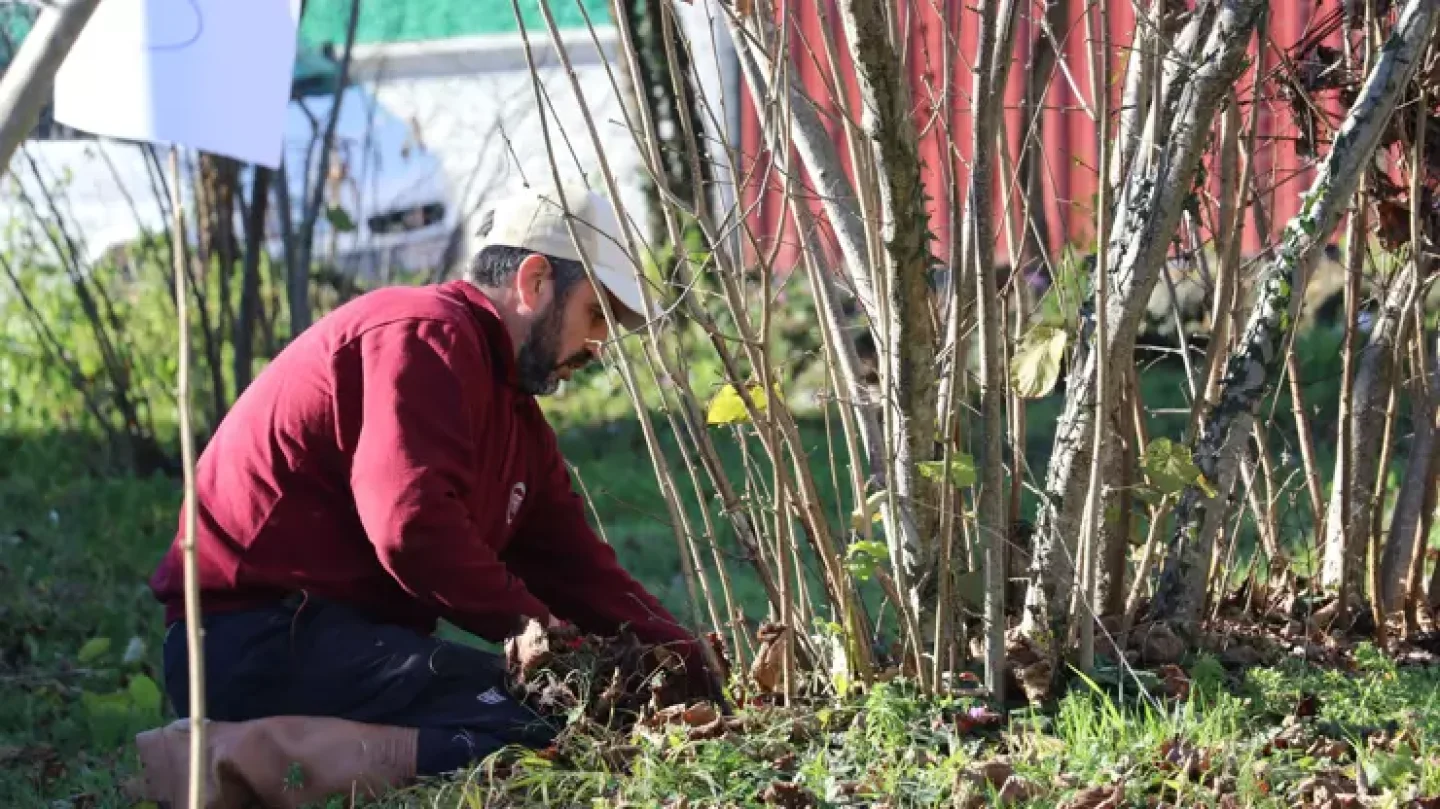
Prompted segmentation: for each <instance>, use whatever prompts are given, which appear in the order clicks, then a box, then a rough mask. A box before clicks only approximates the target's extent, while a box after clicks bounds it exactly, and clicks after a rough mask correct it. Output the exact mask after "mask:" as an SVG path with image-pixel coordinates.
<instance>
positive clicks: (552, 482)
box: [510, 427, 696, 657]
mask: <svg viewBox="0 0 1440 809" xmlns="http://www.w3.org/2000/svg"><path fill="white" fill-rule="evenodd" d="M542 436H543V440H542V441H541V446H539V447H537V448H536V449H537V451H539V452H540V463H541V464H542V469H543V470H544V472H543V480H544V483H543V489H542V492H541V497H540V498H538V501H537V502H536V503H534V504H533V505H532V506H530V507H529V508H527V509H526V511H527V514H526V516H525V522H524V525H523V526H522V527H521V531H522V533H521V535H519V536H517V539H516V541H515V542H514V543H513V544H512V545H511V548H512V549H513V553H512V554H511V555H510V560H511V566H512V568H513V569H514V570H515V571H516V572H517V573H518V574H519V575H520V576H522V577H523V578H524V579H525V582H526V584H527V585H529V587H530V588H531V589H532V590H534V592H535V593H536V594H537V595H539V596H540V598H542V599H544V601H545V603H546V604H548V605H550V607H551V608H552V609H553V610H554V611H555V613H556V614H557V615H559V616H560V617H561V618H564V619H565V620H568V621H570V622H571V623H573V624H575V625H576V626H578V627H579V628H580V629H581V630H584V631H585V632H590V633H600V634H610V633H614V632H616V631H617V630H619V629H620V627H622V626H628V627H629V628H630V629H631V630H632V631H633V632H635V634H636V636H637V637H638V638H639V639H640V640H642V641H645V642H648V643H656V644H666V645H669V646H671V648H673V649H674V651H676V652H679V653H681V654H683V655H685V656H687V657H689V656H690V655H691V654H693V653H694V652H695V651H696V649H695V648H694V643H695V639H694V637H693V636H692V635H691V634H690V632H689V631H688V630H686V629H685V627H684V626H682V625H681V624H680V622H679V621H677V620H676V619H675V616H673V615H671V614H670V613H669V612H668V611H667V610H666V609H665V607H664V606H662V605H661V604H660V602H659V601H658V600H657V599H656V598H655V597H654V596H653V595H651V594H650V592H649V591H647V590H646V589H645V587H644V586H643V585H641V584H640V582H638V581H636V580H635V579H634V578H632V577H631V576H630V574H629V573H627V572H626V571H625V569H624V568H623V567H621V566H620V562H619V560H618V559H617V558H616V557H615V550H614V549H613V548H611V547H610V546H609V545H607V544H605V542H604V541H602V540H601V539H600V537H599V536H597V535H596V533H595V531H594V529H592V528H591V527H590V525H589V523H587V522H586V521H585V504H584V501H583V500H581V498H580V496H579V495H578V494H576V493H575V490H574V488H573V487H572V485H571V481H570V473H569V470H567V469H566V468H565V461H564V459H563V458H562V457H561V455H560V451H559V448H558V446H557V445H556V442H555V435H554V433H553V432H552V431H551V430H550V429H549V428H548V427H546V428H545V429H544V430H543V431H542Z"/></svg>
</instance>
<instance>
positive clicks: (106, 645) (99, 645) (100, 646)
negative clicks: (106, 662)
mask: <svg viewBox="0 0 1440 809" xmlns="http://www.w3.org/2000/svg"><path fill="white" fill-rule="evenodd" d="M108 651H110V639H109V638H91V639H90V640H87V641H85V645H84V646H81V647H80V652H79V654H77V655H76V656H75V657H76V659H77V660H79V661H80V662H81V663H90V662H93V661H95V660H98V659H100V657H101V656H102V655H104V654H105V653H106V652H108Z"/></svg>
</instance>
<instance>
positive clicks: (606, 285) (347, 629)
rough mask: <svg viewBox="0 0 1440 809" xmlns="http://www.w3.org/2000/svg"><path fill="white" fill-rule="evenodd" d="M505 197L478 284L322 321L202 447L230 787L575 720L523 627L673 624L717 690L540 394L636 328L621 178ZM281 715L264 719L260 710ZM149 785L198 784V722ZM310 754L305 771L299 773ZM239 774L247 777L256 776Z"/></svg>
mask: <svg viewBox="0 0 1440 809" xmlns="http://www.w3.org/2000/svg"><path fill="white" fill-rule="evenodd" d="M565 201H566V203H568V206H569V208H570V211H571V214H572V218H571V221H572V223H573V225H574V227H575V229H576V234H577V236H578V237H579V241H580V243H581V244H582V245H583V246H584V248H585V253H586V255H587V256H588V257H589V258H590V260H591V262H592V266H593V268H594V270H595V275H596V279H597V280H598V281H599V282H600V284H599V285H598V286H597V285H592V284H591V283H589V282H588V279H587V278H586V275H585V270H584V266H583V264H582V263H581V262H580V261H579V258H580V254H579V253H578V252H577V250H576V247H575V240H574V239H572V237H571V234H570V231H569V228H568V227H567V226H566V222H565V214H564V211H563V209H562V208H561V204H560V200H559V197H558V195H557V194H556V193H555V191H554V189H549V190H548V191H546V192H544V193H542V192H536V191H529V192H524V193H521V194H520V195H518V196H516V197H513V198H511V199H507V200H503V201H501V202H500V203H499V204H498V205H497V206H496V208H495V211H494V214H493V219H490V220H489V221H488V225H487V227H486V228H483V229H482V233H483V234H484V236H483V239H484V246H483V248H482V249H481V250H480V251H479V253H478V254H477V255H476V257H475V258H474V259H473V261H472V263H471V265H470V266H469V268H468V270H467V272H466V277H465V278H464V279H463V280H458V281H453V282H450V283H444V284H439V285H431V286H425V287H418V288H415V287H406V288H387V289H383V290H379V291H375V292H371V293H369V294H366V295H363V296H361V297H359V298H357V299H356V300H354V301H352V302H350V303H348V304H346V305H344V306H342V307H340V308H338V309H336V310H335V311H334V312H333V313H331V314H329V315H328V316H326V317H325V318H323V319H321V320H320V321H318V322H317V323H316V324H315V325H314V326H313V327H311V328H310V329H308V330H307V331H305V332H304V333H303V334H301V335H300V336H299V337H298V338H297V339H296V340H295V341H294V342H293V343H292V344H291V345H289V346H287V347H286V348H285V350H284V351H282V352H281V354H280V355H279V356H278V357H276V358H275V360H274V362H272V363H271V364H270V365H269V366H268V367H267V368H266V369H265V370H264V372H263V373H261V374H260V375H259V376H258V377H257V378H256V379H255V381H254V383H253V384H251V385H250V387H249V388H248V389H246V390H245V392H244V393H243V394H242V395H241V396H240V398H239V400H238V401H237V402H236V403H235V406H234V408H233V409H232V410H230V412H229V414H228V415H227V416H226V417H225V419H224V420H223V422H222V423H221V424H220V425H219V428H218V430H217V431H216V433H215V435H214V437H213V438H212V439H211V440H210V442H209V443H208V445H207V446H206V447H205V450H204V452H203V453H202V455H201V457H200V459H199V461H198V469H197V492H196V502H197V504H198V514H199V528H198V532H197V535H196V538H195V544H196V554H197V561H198V565H199V584H200V589H201V605H202V610H203V629H204V633H205V636H204V637H205V642H204V658H205V659H204V664H205V666H204V668H205V677H206V698H207V711H206V713H207V714H208V717H209V718H210V719H212V720H214V721H212V722H211V723H210V724H209V725H207V736H208V739H209V741H208V744H207V747H208V752H209V755H210V763H209V764H208V766H207V768H206V773H205V774H204V775H203V776H202V777H205V778H206V779H207V780H209V782H210V786H209V790H210V791H211V793H212V794H211V796H210V800H211V801H212V803H209V804H207V805H229V804H225V803H223V800H222V798H221V796H219V795H217V794H215V793H216V792H223V791H225V790H228V789H242V790H248V791H249V792H252V793H253V796H254V797H256V798H259V799H260V800H261V802H263V803H266V804H267V805H294V804H297V803H300V802H302V801H305V800H313V799H315V798H316V797H319V796H322V795H324V794H326V793H327V792H328V791H330V790H338V791H343V792H349V791H351V789H352V787H354V788H358V790H360V791H364V790H366V789H372V788H376V789H378V788H382V787H384V786H386V785H390V784H396V783H400V782H402V781H404V780H407V779H408V778H410V777H411V776H414V775H416V774H421V775H426V774H438V773H445V772H449V771H453V770H455V769H458V768H461V767H464V766H465V765H467V764H469V763H471V762H474V761H476V760H478V759H480V758H482V757H484V756H486V755H488V754H489V753H491V752H493V751H495V750H497V749H499V748H500V747H502V746H506V745H510V744H522V745H530V746H539V745H544V744H547V743H548V742H549V741H550V740H551V739H552V738H553V736H554V734H555V733H556V732H557V728H555V727H553V726H551V725H550V724H548V723H547V722H546V721H545V720H544V719H542V718H541V717H539V716H536V715H534V714H533V713H531V712H530V711H529V710H527V709H526V708H525V707H524V706H523V705H521V704H519V703H517V702H515V701H513V700H511V699H510V697H509V695H508V693H507V691H506V688H505V680H504V677H505V661H504V660H503V659H501V658H499V657H497V656H494V655H490V654H488V653H485V652H482V651H480V650H477V649H474V648H472V647H468V646H464V645H459V644H456V643H451V642H447V641H443V640H440V639H437V638H435V637H433V636H432V633H433V631H434V629H435V626H436V621H437V619H440V618H444V619H446V620H448V621H450V622H452V623H454V624H455V625H457V626H459V627H461V628H463V629H465V630H468V631H470V632H473V633H475V634H476V635H479V636H481V637H484V638H488V639H491V640H495V641H502V640H504V639H506V638H509V637H513V636H515V635H518V634H520V633H521V631H522V630H523V629H524V628H525V627H526V626H527V625H528V624H529V622H531V621H538V622H540V623H541V624H542V625H546V626H552V625H556V624H557V623H559V622H561V621H563V622H568V623H572V624H574V625H575V626H577V627H578V628H579V629H581V630H583V631H585V632H593V633H607V634H608V633H614V632H616V631H618V630H619V629H620V628H621V627H629V628H630V629H631V630H632V631H634V632H635V633H636V634H637V635H638V636H639V637H640V638H641V640H643V641H647V642H651V643H658V644H671V645H672V647H671V648H673V649H674V650H675V651H676V652H678V653H679V654H680V657H681V659H683V660H684V661H685V672H686V678H687V680H688V681H689V682H690V683H691V684H692V685H693V693H695V694H696V696H707V697H715V696H718V694H717V693H715V689H716V687H717V683H716V682H715V680H714V678H713V677H711V676H710V674H709V673H708V672H707V671H706V670H705V667H704V663H703V662H702V661H703V658H702V655H701V652H700V649H699V645H698V643H697V641H696V640H695V638H694V637H693V636H692V635H691V634H690V633H689V632H687V631H686V630H685V629H684V628H683V627H682V626H681V625H680V624H679V623H678V622H677V621H676V619H675V618H674V617H673V616H672V615H671V614H670V613H668V612H667V611H666V610H665V608H664V607H662V606H661V605H660V603H659V602H658V601H657V600H656V599H655V598H654V597H653V596H652V595H651V594H650V593H648V592H647V591H646V590H645V589H644V588H643V587H642V586H641V585H640V584H639V583H637V582H636V581H635V580H634V579H632V578H631V577H630V576H629V575H628V574H627V573H626V572H625V570H624V569H622V568H621V566H620V565H619V564H618V563H617V561H616V558H615V554H614V552H613V551H612V550H611V548H610V547H609V546H608V545H606V544H605V543H603V542H602V541H600V539H599V538H597V536H596V535H595V533H594V532H593V531H592V529H591V528H590V526H589V525H588V524H587V523H586V520H585V511H584V508H583V503H582V501H581V500H580V498H579V497H578V496H577V495H576V494H575V493H574V491H573V490H572V488H571V483H570V479H569V475H568V473H567V471H566V467H565V463H564V460H563V459H562V458H561V455H560V452H559V451H558V449H557V445H556V439H555V435H554V433H553V431H552V430H551V428H550V427H549V425H548V424H547V423H546V421H545V418H544V416H543V415H542V413H541V410H540V407H539V406H538V404H537V403H536V401H535V397H536V396H539V395H544V394H549V393H551V392H553V391H554V390H555V388H556V387H557V386H558V385H559V383H560V380H563V379H568V378H569V377H570V375H571V374H572V373H573V372H574V371H575V370H576V369H579V368H581V367H582V366H584V365H586V364H587V363H589V362H591V361H592V360H594V359H595V358H596V357H597V355H598V353H599V350H600V346H601V345H602V343H603V342H604V341H605V340H606V339H608V337H609V334H608V329H607V326H606V320H605V317H604V315H603V310H602V309H601V303H600V298H599V296H600V295H607V296H609V302H610V305H611V306H612V310H613V311H614V313H615V315H616V317H617V318H618V319H621V322H622V323H623V324H624V325H625V326H626V327H627V328H634V327H635V325H637V323H640V322H643V317H642V314H641V313H643V312H644V311H645V309H644V303H643V300H644V299H643V297H642V295H641V292H640V288H639V286H638V284H637V282H636V281H635V278H634V275H633V272H632V270H631V269H630V260H629V258H628V257H627V256H626V255H625V253H624V251H623V250H621V249H620V247H619V242H618V238H619V236H618V233H619V229H618V223H617V221H616V216H615V213H614V210H613V208H611V206H610V204H609V203H608V201H607V200H605V198H604V197H601V196H600V195H598V194H595V193H593V192H590V191H588V190H586V189H584V188H583V187H569V188H567V189H566V194H565ZM151 587H152V589H153V591H154V593H155V595H156V597H157V598H158V599H159V600H160V601H161V602H163V603H164V605H165V614H166V621H167V624H168V628H167V634H166V638H165V649H164V656H165V680H166V690H167V692H168V695H169V698H170V700H171V702H172V704H173V705H174V707H175V710H176V711H177V712H178V713H179V714H180V716H182V717H184V716H187V715H188V707H189V694H188V666H187V655H188V651H187V648H186V627H185V622H184V616H185V610H184V597H183V575H182V563H181V538H180V537H177V538H176V540H175V542H174V543H173V544H172V546H171V548H170V550H169V552H168V553H167V554H166V556H165V558H164V560H163V562H162V563H161V564H160V566H159V569H158V570H157V571H156V572H155V574H154V576H153V578H152V579H151ZM256 720H259V721H256ZM137 741H138V744H139V747H140V751H141V759H142V763H143V764H144V766H145V774H144V781H145V786H146V788H147V790H148V792H149V795H148V797H151V798H152V799H158V800H162V801H170V802H172V803H173V804H175V805H177V806H178V805H181V804H183V801H184V799H185V791H184V790H185V784H186V782H187V781H188V778H187V777H186V773H187V765H186V760H187V759H186V757H187V756H188V744H189V741H188V721H186V722H177V723H175V724H173V725H171V726H170V727H168V728H163V729H160V730H155V731H149V732H147V733H144V734H141V736H140V737H139V738H138V740H137ZM297 768H298V769H297ZM236 782H241V783H238V784H237V783H236Z"/></svg>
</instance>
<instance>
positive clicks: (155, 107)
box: [55, 0, 300, 169]
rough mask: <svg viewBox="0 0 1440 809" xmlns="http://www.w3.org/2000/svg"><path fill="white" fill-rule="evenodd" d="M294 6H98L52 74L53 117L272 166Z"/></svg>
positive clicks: (155, 1)
mask: <svg viewBox="0 0 1440 809" xmlns="http://www.w3.org/2000/svg"><path fill="white" fill-rule="evenodd" d="M299 19H300V0H104V2H102V3H100V4H99V5H98V6H97V7H96V9H95V14H94V16H93V17H91V18H90V21H89V23H87V24H86V26H85V30H84V31H82V32H81V34H80V38H79V40H77V41H76V43H75V46H74V48H73V49H71V51H70V53H69V55H68V56H66V58H65V62H64V63H63V64H62V65H61V66H60V71H59V72H58V73H57V74H56V76H55V120H56V121H58V122H60V123H62V124H65V125H66V126H70V127H74V128H75V129H80V130H83V131H86V132H90V133H93V134H96V135H104V136H109V137H115V138H125V139H129V140H143V141H153V142H160V143H170V144H175V145H178V146H184V147H189V148H192V149H203V150H205V151H208V152H214V153H216V154H222V155H226V156H229V157H233V158H235V159H237V160H241V161H245V162H248V163H255V164H258V165H262V166H266V167H269V168H272V169H273V168H278V167H279V165H280V157H281V150H282V142H283V137H284V130H285V112H286V107H287V105H288V103H289V100H290V84H291V80H292V79H291V76H292V74H293V72H294V69H295V39H296V27H297V24H298V21H299Z"/></svg>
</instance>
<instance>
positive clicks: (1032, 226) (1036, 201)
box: [1015, 0, 1070, 271]
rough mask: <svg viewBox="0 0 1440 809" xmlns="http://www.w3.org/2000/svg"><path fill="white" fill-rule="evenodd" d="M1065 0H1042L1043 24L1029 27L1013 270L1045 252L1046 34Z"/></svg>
mask: <svg viewBox="0 0 1440 809" xmlns="http://www.w3.org/2000/svg"><path fill="white" fill-rule="evenodd" d="M1069 5H1070V4H1069V3H1068V2H1067V0H1045V16H1044V19H1045V24H1044V25H1041V26H1033V27H1034V29H1035V35H1034V36H1033V37H1032V38H1031V42H1030V61H1029V63H1028V64H1026V65H1025V98H1024V99H1023V100H1022V101H1021V102H1020V120H1021V132H1022V133H1023V134H1024V140H1023V141H1022V143H1021V146H1020V182H1021V183H1022V184H1023V185H1024V189H1025V216H1024V222H1025V225H1024V230H1025V232H1024V233H1023V234H1022V237H1021V244H1023V245H1024V249H1023V250H1022V251H1021V253H1020V261H1019V263H1018V264H1017V266H1016V267H1015V269H1016V270H1017V271H1025V270H1027V269H1028V268H1030V267H1032V266H1034V263H1035V262H1038V261H1039V260H1040V259H1041V257H1043V256H1046V255H1049V251H1050V224H1049V221H1048V219H1047V218H1046V213H1045V165H1044V164H1045V155H1044V147H1045V96H1046V94H1047V92H1048V91H1049V89H1050V85H1051V83H1052V82H1053V81H1054V78H1055V40H1054V39H1052V38H1051V36H1050V34H1051V33H1052V32H1054V31H1059V30H1060V29H1061V28H1063V27H1064V26H1065V21H1066V19H1067V16H1068V11H1069Z"/></svg>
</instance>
